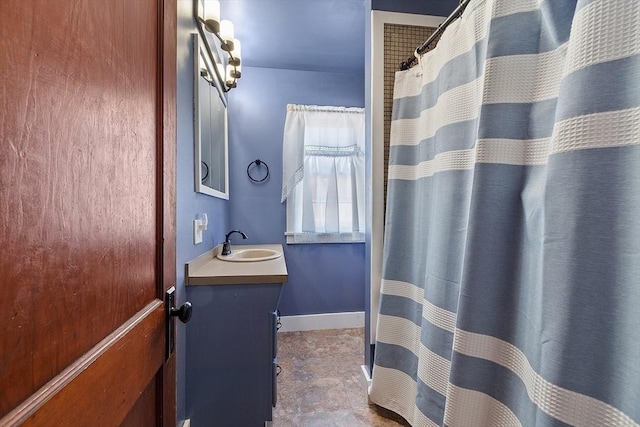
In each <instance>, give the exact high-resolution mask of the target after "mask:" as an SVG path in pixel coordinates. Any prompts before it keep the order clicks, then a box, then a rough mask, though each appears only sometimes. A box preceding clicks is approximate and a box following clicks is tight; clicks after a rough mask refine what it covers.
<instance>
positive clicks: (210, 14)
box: [196, 0, 242, 92]
mask: <svg viewBox="0 0 640 427" xmlns="http://www.w3.org/2000/svg"><path fill="white" fill-rule="evenodd" d="M203 6H204V11H203V17H200V16H197V14H196V19H197V20H198V21H199V22H200V23H201V24H202V27H203V28H204V29H205V30H206V31H207V32H209V33H211V34H213V35H214V36H216V38H217V39H218V40H219V41H220V48H222V50H224V51H225V52H227V55H228V58H227V67H226V72H225V74H224V81H225V86H226V89H225V92H228V91H229V90H230V89H232V88H234V87H236V81H237V80H238V79H239V78H240V76H241V74H242V73H241V68H242V67H241V65H240V64H241V62H242V59H241V52H240V41H239V40H238V39H236V38H234V28H233V22H231V21H229V20H226V19H222V20H221V19H220V2H219V1H218V0H204V4H203Z"/></svg>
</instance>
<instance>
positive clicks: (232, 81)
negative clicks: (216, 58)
mask: <svg viewBox="0 0 640 427" xmlns="http://www.w3.org/2000/svg"><path fill="white" fill-rule="evenodd" d="M233 74H234V72H233V65H230V64H227V72H226V74H225V83H226V85H227V87H229V88H231V87H236V78H235V77H234V76H233Z"/></svg>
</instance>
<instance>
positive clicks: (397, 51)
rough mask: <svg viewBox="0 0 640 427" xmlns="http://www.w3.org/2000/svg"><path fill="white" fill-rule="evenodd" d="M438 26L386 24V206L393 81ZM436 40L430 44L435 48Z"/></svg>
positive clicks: (385, 203) (385, 202)
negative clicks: (401, 64) (406, 61)
mask: <svg viewBox="0 0 640 427" xmlns="http://www.w3.org/2000/svg"><path fill="white" fill-rule="evenodd" d="M435 30H436V28H433V27H416V26H412V25H396V24H384V164H385V167H384V206H385V212H386V207H387V165H388V164H389V132H390V130H391V109H392V107H393V83H394V80H395V77H394V76H395V72H396V71H398V70H399V69H400V63H401V62H403V61H405V60H406V59H407V58H408V57H409V56H411V55H412V54H413V52H414V51H415V49H416V48H417V47H418V46H420V45H422V43H424V42H425V41H426V40H427V39H428V38H429V37H430V36H431V34H433V32H434V31H435ZM435 45H436V42H434V43H432V44H431V45H430V46H429V50H431V49H433V47H434V46H435Z"/></svg>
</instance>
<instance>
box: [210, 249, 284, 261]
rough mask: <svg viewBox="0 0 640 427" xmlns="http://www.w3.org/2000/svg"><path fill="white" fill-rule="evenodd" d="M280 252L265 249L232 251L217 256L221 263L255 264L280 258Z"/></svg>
mask: <svg viewBox="0 0 640 427" xmlns="http://www.w3.org/2000/svg"><path fill="white" fill-rule="evenodd" d="M281 256H282V252H280V251H276V250H273V249H265V248H247V249H232V250H231V253H230V254H229V255H221V254H218V258H219V259H221V260H223V261H234V262H256V261H267V260H270V259H276V258H280V257H281Z"/></svg>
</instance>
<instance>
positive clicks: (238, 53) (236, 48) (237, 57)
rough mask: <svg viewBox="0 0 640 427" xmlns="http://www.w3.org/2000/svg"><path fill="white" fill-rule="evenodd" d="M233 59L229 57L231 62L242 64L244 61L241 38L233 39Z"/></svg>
mask: <svg viewBox="0 0 640 427" xmlns="http://www.w3.org/2000/svg"><path fill="white" fill-rule="evenodd" d="M231 55H233V59H232V58H229V64H233V65H240V63H241V62H242V49H241V47H240V40H238V39H233V50H232V51H231Z"/></svg>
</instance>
